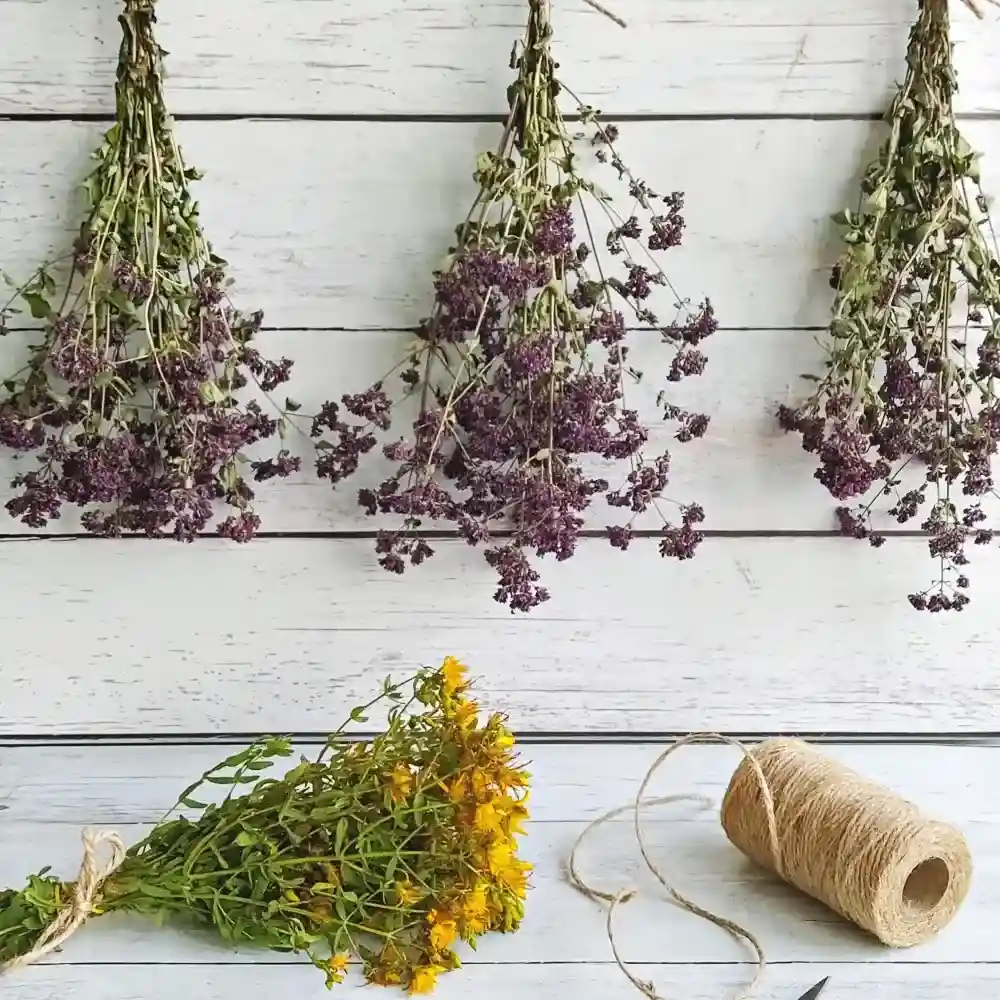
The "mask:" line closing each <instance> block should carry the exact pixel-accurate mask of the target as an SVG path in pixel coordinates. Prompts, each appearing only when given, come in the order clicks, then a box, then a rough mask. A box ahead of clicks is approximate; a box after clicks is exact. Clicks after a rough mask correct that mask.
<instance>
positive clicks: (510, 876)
mask: <svg viewBox="0 0 1000 1000" xmlns="http://www.w3.org/2000/svg"><path fill="white" fill-rule="evenodd" d="M530 871H531V865H529V864H528V862H527V861H518V860H517V858H511V860H510V861H509V862H508V863H507V864H506V865H504V866H503V867H502V868H500V869H499V870H498V871H497V872H496V877H497V881H498V882H500V883H501V885H504V886H506V887H507V888H508V889H510V891H511V892H512V893H514V895H515V896H517V897H518V898H519V899H524V897H525V896H526V895H527V891H528V872H530Z"/></svg>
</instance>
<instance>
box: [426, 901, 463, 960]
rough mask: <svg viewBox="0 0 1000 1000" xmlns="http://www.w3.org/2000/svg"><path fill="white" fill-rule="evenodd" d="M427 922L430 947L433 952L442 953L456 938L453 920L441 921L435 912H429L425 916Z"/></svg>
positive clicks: (456, 932) (456, 928)
mask: <svg viewBox="0 0 1000 1000" xmlns="http://www.w3.org/2000/svg"><path fill="white" fill-rule="evenodd" d="M427 920H428V922H429V923H430V925H431V930H430V941H431V947H432V948H433V949H434V950H435V951H444V950H445V948H447V947H449V946H450V945H451V944H453V943H454V941H455V938H456V937H457V936H458V925H457V924H456V923H455V921H454V920H450V919H444V920H442V919H441V917H440V915H438V913H437V910H431V912H430V913H429V914H428V915H427Z"/></svg>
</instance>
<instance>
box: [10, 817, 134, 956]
mask: <svg viewBox="0 0 1000 1000" xmlns="http://www.w3.org/2000/svg"><path fill="white" fill-rule="evenodd" d="M81 839H82V840H83V860H82V861H81V862H80V871H79V872H78V873H77V876H76V882H75V883H74V884H73V895H72V897H71V898H70V900H69V901H68V903H67V904H66V906H64V907H63V908H62V909H61V910H60V911H59V912H58V913H57V914H56V916H55V919H54V920H53V921H52V923H50V924H49V926H48V927H46V928H45V930H43V931H42V933H41V935H40V936H39V938H38V940H37V941H36V942H35V946H34V947H33V948H32V949H31V951H28V952H25V954H23V955H18V957H17V958H12V959H10V961H8V962H4V963H3V965H0V972H11V971H12V970H14V969H17V968H20V967H21V966H23V965H31V964H32V963H34V962H37V961H38V960H39V959H41V958H44V957H45V956H46V955H48V954H49V953H50V952H53V951H55V950H56V949H57V948H59V947H61V946H62V945H63V944H64V943H65V942H66V941H67V940H68V939H69V938H70V936H71V935H72V934H75V933H76V931H77V930H79V928H80V927H82V926H83V924H84V922H85V921H86V919H87V918H88V917H89V916H90V915H91V913H93V911H94V904H95V902H96V900H97V896H98V893H99V892H100V889H101V886H102V885H104V882H105V880H106V879H107V878H108V876H109V875H111V874H113V873H114V872H115V871H116V870H117V868H118V866H119V865H120V864H121V863H122V861H124V860H125V845H124V844H123V843H122V839H121V837H120V836H119V835H118V834H117V833H114V832H111V831H107V832H97V833H95V832H94V831H92V830H84V831H83V833H82V835H81ZM104 844H107V845H108V847H109V848H110V852H109V858H108V860H107V861H106V862H104V863H103V864H102V863H101V862H100V858H99V851H100V848H101V846H102V845H104Z"/></svg>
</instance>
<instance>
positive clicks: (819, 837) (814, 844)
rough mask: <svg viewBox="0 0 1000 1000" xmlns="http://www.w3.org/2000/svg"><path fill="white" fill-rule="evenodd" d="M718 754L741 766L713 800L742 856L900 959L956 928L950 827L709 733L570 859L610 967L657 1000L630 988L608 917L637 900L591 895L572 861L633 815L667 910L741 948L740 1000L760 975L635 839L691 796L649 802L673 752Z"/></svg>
mask: <svg viewBox="0 0 1000 1000" xmlns="http://www.w3.org/2000/svg"><path fill="white" fill-rule="evenodd" d="M706 743H725V744H728V745H730V746H733V747H736V748H737V749H738V750H739V751H740V752H741V753H742V754H743V759H742V760H741V761H740V764H739V766H738V767H737V768H736V771H735V773H734V774H733V776H732V779H731V780H730V782H729V787H728V788H727V789H726V793H725V795H724V796H723V799H722V808H721V816H720V818H721V822H722V829H723V830H724V831H725V834H726V836H727V837H728V838H729V841H730V842H731V843H732V844H733V846H735V847H736V848H737V849H738V850H739V851H741V852H742V853H743V854H744V855H746V857H748V858H750V859H751V860H752V861H754V862H756V863H757V864H758V865H761V866H762V867H764V868H766V869H768V870H769V871H772V872H773V873H774V874H776V875H777V876H778V877H779V878H781V879H782V880H783V881H785V882H788V883H790V884H791V885H793V886H795V887H796V888H797V889H799V890H801V891H802V892H804V893H807V894H808V895H810V896H812V897H813V898H814V899H817V900H819V901H820V902H822V903H825V904H826V905H827V906H828V907H829V908H830V909H831V910H833V911H834V912H836V913H838V914H840V915H841V916H842V917H845V918H846V919H847V920H850V921H851V922H852V923H854V924H856V925H857V926H858V927H860V928H862V929H863V930H865V931H867V932H869V933H870V934H872V935H874V936H875V937H876V938H878V939H879V940H880V941H882V942H883V943H884V944H886V945H889V946H891V947H896V948H906V947H910V946H912V945H916V944H920V943H922V942H924V941H927V940H929V939H930V938H931V937H933V936H934V935H935V934H937V933H938V931H940V930H941V929H942V928H943V927H944V926H945V925H946V924H947V923H948V922H949V921H950V920H951V919H952V917H954V915H955V914H956V912H957V911H958V908H959V907H960V906H961V904H962V902H963V901H964V899H965V897H966V895H967V894H968V891H969V885H970V882H971V877H972V857H971V855H970V853H969V848H968V845H967V844H966V842H965V838H964V837H963V836H962V834H961V833H960V832H959V831H958V830H956V829H955V828H954V827H952V826H949V825H948V824H947V823H942V822H938V821H937V820H933V819H931V818H929V817H928V816H926V815H924V814H923V813H922V812H921V811H920V809H919V808H918V807H917V806H915V805H914V804H913V803H911V802H908V801H907V800H905V799H903V798H901V797H900V796H898V795H896V794H895V793H894V792H892V791H890V790H889V789H887V788H884V787H883V786H881V785H878V784H876V783H875V782H873V781H870V780H868V779H867V778H864V777H862V776H861V775H859V774H857V773H856V772H854V771H852V770H851V769H850V768H848V767H845V766H844V765H842V764H840V763H838V762H837V761H834V760H831V759H830V758H829V757H827V756H825V755H824V754H822V753H820V751H819V750H818V749H817V748H815V747H813V746H810V745H809V744H808V743H804V742H802V741H801V740H792V739H770V740H765V741H764V742H762V743H759V744H757V745H756V746H753V747H746V746H744V745H743V744H742V743H740V742H739V741H738V740H733V739H730V738H729V737H727V736H720V735H719V734H718V733H695V734H692V735H691V736H686V737H684V738H683V739H680V740H677V741H676V742H675V743H673V744H671V746H669V747H667V749H666V750H664V751H663V752H662V753H661V754H660V755H659V756H658V757H657V758H656V760H655V761H654V762H653V764H652V766H651V767H650V768H649V770H648V771H647V773H646V776H645V778H644V779H643V782H642V785H641V786H640V788H639V792H638V794H637V796H636V798H635V801H634V802H632V803H630V804H629V805H627V806H623V807H621V808H619V809H615V810H612V811H611V812H609V813H605V814H604V815H603V816H600V817H599V818H598V819H596V820H595V821H594V822H593V823H591V824H590V825H589V826H588V827H587V828H586V829H584V831H583V832H582V833H581V834H580V836H579V837H578V838H577V841H576V843H575V844H574V846H573V849H572V851H571V852H570V856H569V862H568V869H569V871H568V874H569V879H570V882H571V883H572V884H573V885H574V886H575V887H576V888H577V889H578V890H579V891H581V892H582V893H584V894H585V895H587V896H589V897H590V898H591V899H595V900H600V901H602V902H604V903H607V904H608V912H607V932H608V939H609V941H610V944H611V950H612V954H613V956H614V958H615V961H616V962H617V963H618V966H619V968H620V969H621V970H622V972H624V973H625V975H626V976H627V977H628V978H629V980H630V981H631V982H632V984H633V985H634V986H635V987H636V988H637V989H638V990H639V991H640V992H641V993H642V994H643V995H644V996H646V997H648V998H649V1000H662V998H661V997H660V995H659V994H658V993H657V992H656V989H655V987H654V986H653V984H652V983H648V982H644V981H643V980H641V979H639V978H638V977H636V976H635V975H634V974H633V973H632V972H631V970H630V969H629V968H628V967H627V966H626V964H625V963H624V962H623V961H622V959H621V956H620V953H619V951H618V946H617V941H616V936H615V931H614V919H613V918H614V914H615V911H616V909H617V908H618V907H619V906H621V905H622V904H623V903H626V902H628V901H629V900H630V899H632V898H633V897H634V896H635V890H633V889H623V890H620V891H618V892H614V893H609V892H604V891H600V890H598V889H595V888H594V887H593V886H591V885H588V884H587V883H586V882H585V881H584V880H583V879H582V878H581V876H580V874H579V871H578V867H577V858H576V856H577V852H578V851H579V849H580V846H581V844H582V843H583V842H584V840H585V839H586V837H587V835H588V834H589V833H590V832H591V831H592V830H594V828H595V827H597V826H600V825H601V824H603V823H606V822H607V821H608V820H610V819H612V818H614V817H615V816H620V815H622V814H624V813H626V812H631V813H632V817H633V825H634V829H635V836H636V840H637V842H638V845H639V850H640V853H641V854H642V858H643V860H644V862H645V864H646V866H647V867H648V868H649V870H650V871H651V872H652V873H653V875H654V876H655V877H656V878H657V880H658V881H659V882H660V883H661V884H662V885H663V886H664V888H665V889H666V890H667V892H668V893H669V894H670V896H671V897H672V898H673V900H674V901H675V902H676V903H677V904H678V905H680V906H681V907H682V908H683V909H685V910H688V911H689V912H691V913H694V914H695V915H697V916H700V917H702V918H704V919H706V920H709V921H711V922H712V923H714V924H716V925H717V926H719V927H721V928H723V929H724V930H726V931H728V932H729V933H731V934H732V935H734V936H735V937H737V938H740V939H742V940H743V941H745V942H746V944H747V945H749V947H750V948H751V950H752V951H753V953H754V955H755V957H756V961H757V969H756V972H755V974H754V977H753V980H752V981H751V983H750V984H749V986H748V987H747V988H746V989H745V990H744V991H743V992H742V993H740V994H739V1000H747V998H748V997H750V996H751V995H752V994H753V992H754V990H755V988H756V986H757V984H758V982H759V981H760V978H761V976H762V974H763V972H764V968H765V965H766V959H765V955H764V950H763V948H762V946H761V944H760V942H759V941H758V940H757V938H756V937H755V936H754V934H753V933H752V932H751V931H750V930H748V929H747V928H746V927H743V926H742V925H741V924H738V923H736V922H735V921H733V920H730V919H728V918H727V917H724V916H721V915H719V914H717V913H712V912H711V911H709V910H706V909H704V908H703V907H701V906H699V905H698V904H697V903H695V902H693V901H692V900H690V899H688V898H687V897H686V896H684V895H682V894H681V893H680V892H679V891H678V890H677V889H676V888H675V887H674V886H673V885H672V884H671V883H670V881H669V880H668V879H667V877H666V876H665V875H664V873H663V871H662V870H661V869H660V868H659V866H658V865H657V863H656V862H654V860H653V859H652V857H651V856H650V853H649V851H648V849H647V845H646V841H645V838H644V836H643V831H642V823H641V818H642V812H643V810H644V809H646V808H648V807H650V806H655V805H663V804H666V803H669V802H676V801H678V800H682V799H693V800H696V801H700V802H702V803H703V804H710V803H709V800H707V799H705V798H704V797H703V796H700V795H671V796H667V797H663V798H647V797H646V795H645V793H646V788H647V787H648V785H649V782H650V781H651V779H652V777H653V775H654V774H655V773H656V771H657V770H658V769H659V768H660V766H661V765H662V764H663V762H664V761H665V760H666V759H667V758H668V757H669V756H671V755H672V754H673V753H675V752H676V751H677V750H678V749H680V748H681V747H682V746H686V745H690V744H706Z"/></svg>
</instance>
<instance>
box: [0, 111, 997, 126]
mask: <svg viewBox="0 0 1000 1000" xmlns="http://www.w3.org/2000/svg"><path fill="white" fill-rule="evenodd" d="M600 114H601V117H602V118H603V119H605V120H606V121H616V122H741V121H749V122H754V121H765V122H766V121H804V122H877V121H881V120H882V118H883V117H884V115H883V114H882V113H880V112H869V113H867V114H861V115H858V114H839V113H835V112H831V113H819V114H807V113H804V112H802V113H789V114H781V113H767V112H762V113H758V114H750V113H737V114H719V113H709V114H669V113H659V114H629V113H628V112H625V113H622V114H613V113H612V112H609V111H604V110H601V112H600ZM956 117H957V118H960V119H961V118H965V119H969V120H979V119H983V120H986V121H992V120H994V119H997V120H1000V112H986V111H983V112H970V113H969V114H966V115H956ZM173 118H174V120H175V121H179V122H236V121H256V122H374V123H390V124H391V123H393V122H407V123H414V122H416V123H420V122H427V123H435V122H448V123H455V122H458V123H468V124H489V123H491V122H495V123H498V124H502V123H503V122H505V121H506V120H507V116H506V115H502V114H482V115H477V114H419V113H415V114H345V113H343V112H338V113H331V114H322V113H319V112H313V113H306V114H290V113H275V112H265V113H262V114H256V115H255V114H246V113H243V114H237V113H234V112H225V111H219V112H187V113H185V112H179V113H178V114H176V115H174V116H173ZM564 119H565V120H566V121H568V122H578V121H580V120H581V117H580V115H565V116H564ZM114 120H115V117H114V114H113V113H112V112H96V111H88V112H80V113H78V114H74V113H72V112H66V111H61V112H45V111H23V112H14V113H12V114H5V115H0V122H24V123H30V122H108V123H111V122H113V121H114Z"/></svg>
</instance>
